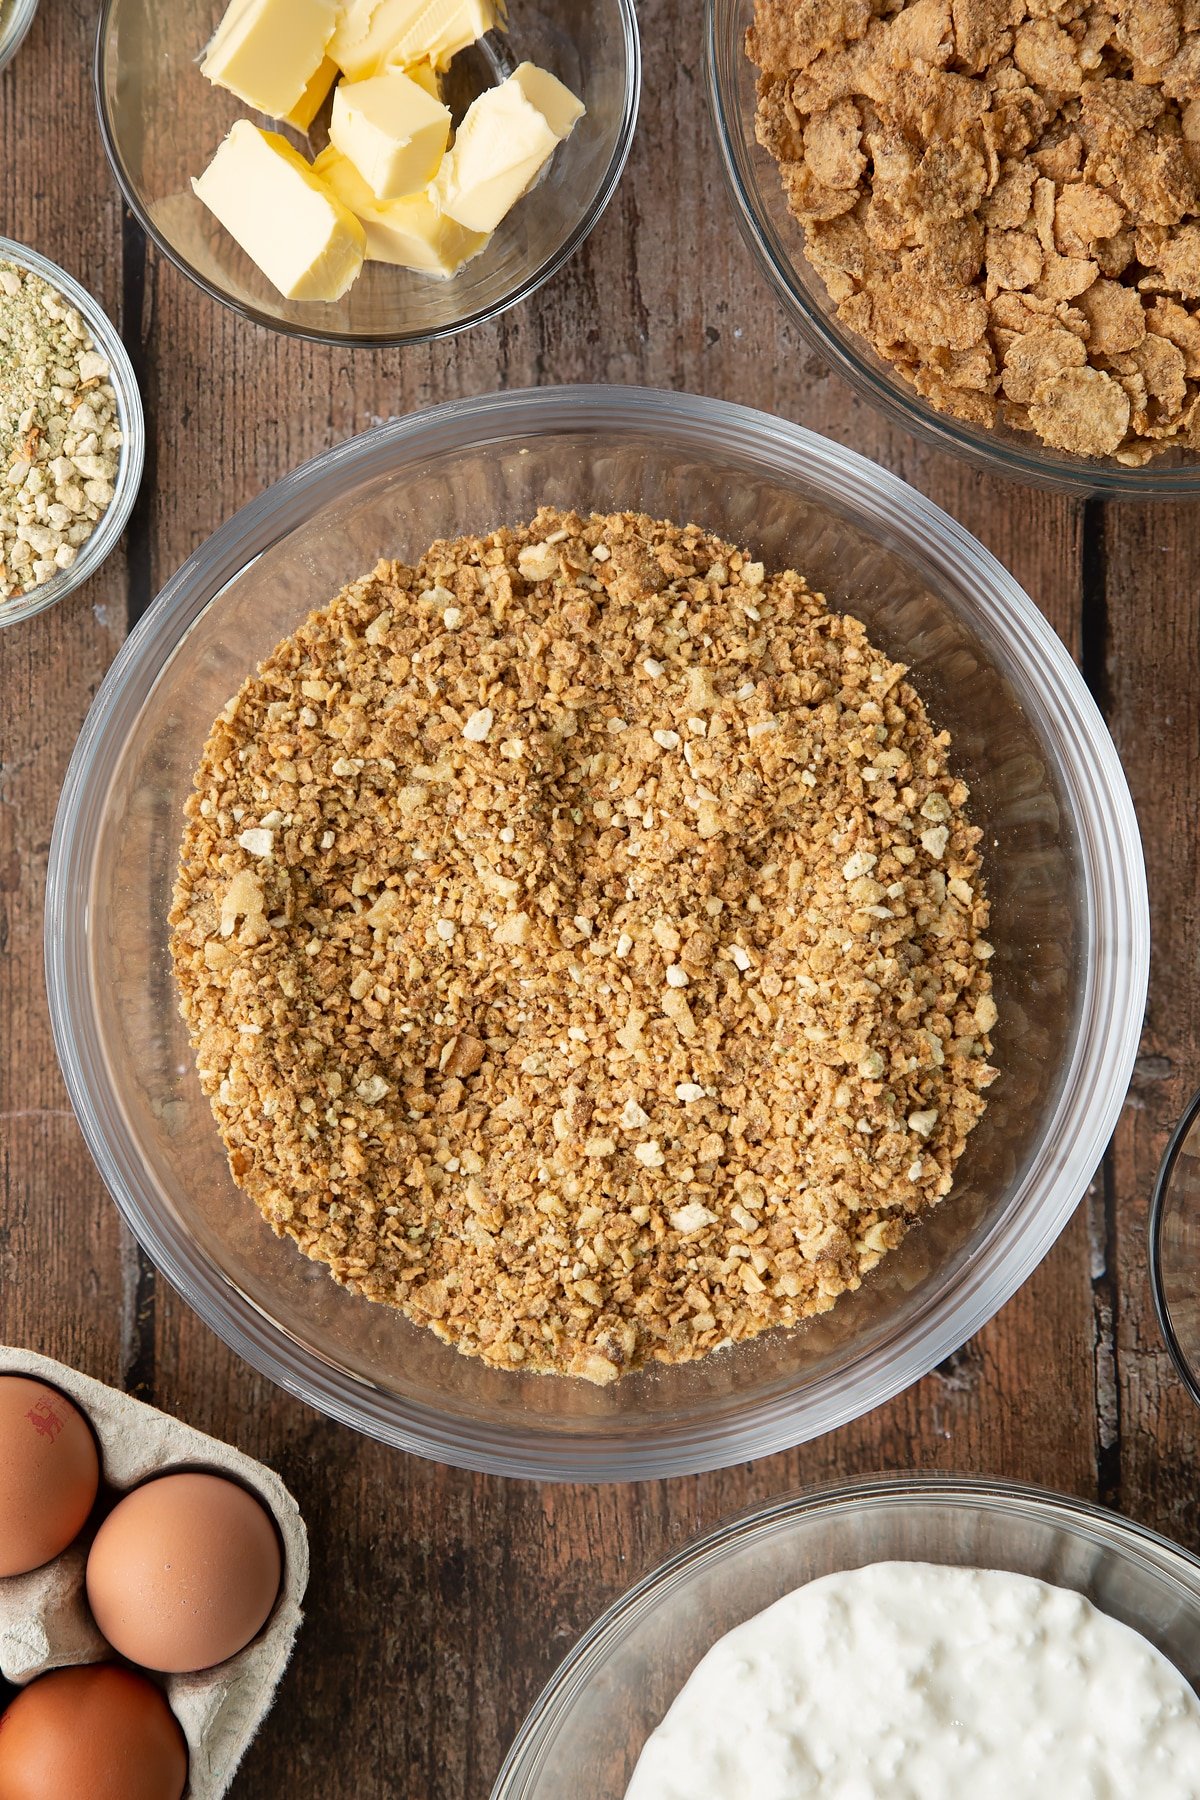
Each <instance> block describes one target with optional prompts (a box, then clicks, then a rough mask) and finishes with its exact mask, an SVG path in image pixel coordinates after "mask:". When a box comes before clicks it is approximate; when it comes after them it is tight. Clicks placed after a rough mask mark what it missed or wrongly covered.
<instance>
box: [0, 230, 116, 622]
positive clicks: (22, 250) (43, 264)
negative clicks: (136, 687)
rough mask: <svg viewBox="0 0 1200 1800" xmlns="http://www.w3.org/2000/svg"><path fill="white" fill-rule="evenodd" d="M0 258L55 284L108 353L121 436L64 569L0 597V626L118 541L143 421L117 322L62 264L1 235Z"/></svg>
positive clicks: (78, 578)
mask: <svg viewBox="0 0 1200 1800" xmlns="http://www.w3.org/2000/svg"><path fill="white" fill-rule="evenodd" d="M0 262H14V263H17V264H18V265H19V266H20V267H21V268H23V269H28V270H29V271H30V272H31V273H32V274H34V275H40V276H41V278H42V280H43V281H44V282H46V283H47V284H48V285H49V286H50V287H52V288H54V289H56V290H57V292H58V293H60V294H61V295H62V296H63V298H64V300H69V301H70V303H71V305H72V306H73V307H75V309H76V310H77V311H78V312H79V313H80V314H81V316H82V318H83V321H84V323H85V324H86V326H87V328H88V330H89V332H90V333H91V336H92V342H93V343H94V344H95V346H96V348H97V350H99V351H101V352H102V353H103V354H104V355H105V356H106V357H107V358H108V367H109V380H110V381H111V382H112V387H113V392H114V393H115V394H116V396H117V412H118V416H119V418H120V422H121V430H122V432H123V434H124V438H125V442H124V443H123V444H122V446H121V456H120V461H119V462H118V464H117V478H116V481H115V482H114V483H113V487H114V490H115V491H114V493H113V497H112V499H111V501H110V502H109V505H108V508H107V510H106V511H105V513H104V514H103V516H102V517H101V519H100V520H99V522H98V523H97V525H96V529H95V530H94V531H93V533H92V535H91V537H90V538H89V539H88V541H87V543H86V544H84V545H83V547H82V549H81V550H80V552H79V555H78V556H77V557H76V558H75V561H74V562H73V563H72V564H71V566H70V568H69V569H64V570H63V571H62V573H61V575H55V576H53V577H52V578H51V579H50V580H49V581H47V582H44V583H43V584H42V586H41V587H38V588H34V590H33V592H32V593H30V594H14V595H13V597H12V598H11V599H9V600H0V626H4V625H16V624H17V623H18V622H19V621H20V620H22V619H32V618H34V617H35V616H36V615H37V614H38V613H40V612H45V611H46V609H47V608H48V607H51V606H55V605H57V603H58V602H59V601H60V600H65V599H66V597H67V595H68V594H72V593H74V591H75V589H76V588H77V587H82V585H83V583H84V582H85V581H87V580H89V579H90V578H91V576H93V575H94V574H95V573H96V570H97V569H98V568H99V567H100V565H101V563H102V562H104V561H105V559H106V558H107V557H108V556H109V555H110V554H111V552H112V551H113V549H114V548H115V547H116V544H117V540H118V539H119V537H120V536H121V533H122V532H123V531H124V529H125V527H126V525H127V524H128V522H129V515H130V513H131V512H132V511H133V503H134V501H135V500H136V499H137V495H138V489H139V487H140V486H141V483H142V469H143V466H144V464H145V460H146V420H145V415H144V413H143V411H142V396H141V394H140V393H139V391H138V384H137V377H136V375H135V374H134V372H133V365H132V363H131V362H130V360H129V357H128V354H127V353H126V350H125V346H124V344H123V343H122V342H121V339H120V336H119V335H118V332H117V328H116V326H115V325H114V324H113V323H112V320H111V319H110V318H109V316H108V314H107V313H106V312H105V311H104V309H103V307H102V306H101V305H100V303H99V301H98V300H95V299H93V297H92V296H91V294H89V293H88V292H87V290H86V288H82V287H80V285H79V283H78V282H77V281H76V280H75V279H74V277H73V276H71V275H68V274H67V272H66V270H65V269H60V268H59V267H58V265H57V263H52V262H49V261H47V259H46V258H45V257H44V256H39V255H38V253H37V251H36V250H30V249H29V247H28V246H27V245H25V244H18V243H15V242H14V241H13V239H12V238H5V237H0Z"/></svg>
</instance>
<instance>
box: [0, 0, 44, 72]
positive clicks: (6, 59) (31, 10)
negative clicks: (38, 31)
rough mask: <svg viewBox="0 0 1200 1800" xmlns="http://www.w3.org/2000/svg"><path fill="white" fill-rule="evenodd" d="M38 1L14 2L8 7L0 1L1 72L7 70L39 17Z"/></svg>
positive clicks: (22, 0)
mask: <svg viewBox="0 0 1200 1800" xmlns="http://www.w3.org/2000/svg"><path fill="white" fill-rule="evenodd" d="M37 9H38V0H12V4H11V5H9V6H6V5H5V4H4V0H0V70H3V69H6V68H7V67H8V65H9V63H10V62H11V61H12V59H13V57H14V56H15V55H16V54H17V51H18V50H19V49H20V48H21V45H22V44H23V43H24V42H25V35H26V33H27V32H28V30H29V27H30V26H31V25H32V24H33V21H34V19H35V18H36V16H37Z"/></svg>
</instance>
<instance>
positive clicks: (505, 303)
mask: <svg viewBox="0 0 1200 1800" xmlns="http://www.w3.org/2000/svg"><path fill="white" fill-rule="evenodd" d="M608 3H609V4H610V5H613V6H615V8H616V10H617V14H618V17H619V20H620V26H621V33H622V37H623V39H624V45H625V57H626V79H625V93H624V96H623V103H622V104H623V110H622V116H621V124H620V128H619V130H618V133H617V140H616V143H615V145H614V148H613V153H612V156H611V157H610V158H609V163H608V167H607V169H606V170H605V172H604V177H603V180H602V181H601V183H600V186H599V188H598V189H597V191H596V196H595V199H594V200H593V201H592V203H591V205H590V206H589V207H588V209H587V211H586V212H584V213H582V214H581V215H580V217H579V219H578V220H577V222H576V224H575V226H574V227H573V229H572V230H571V231H570V232H568V234H567V236H566V237H565V238H564V239H563V242H562V243H561V244H560V245H559V246H558V249H557V250H555V251H554V252H552V254H551V255H550V256H548V257H547V258H546V259H545V260H544V261H543V262H541V263H539V264H538V265H537V267H536V268H533V269H530V270H528V271H527V272H526V274H525V275H524V276H523V277H522V278H521V280H520V281H519V282H518V283H517V285H516V286H515V287H514V288H513V289H512V290H511V292H509V293H507V294H505V295H504V297H503V298H502V299H500V300H497V301H493V302H492V303H491V304H490V305H487V306H481V307H479V308H478V309H477V310H476V311H475V312H473V313H469V314H468V315H467V316H466V317H464V318H462V319H459V320H457V321H456V322H455V323H454V324H452V325H437V326H434V327H432V328H429V329H422V330H420V331H377V332H355V331H337V330H333V329H329V328H326V329H324V330H322V329H321V327H320V326H318V325H317V324H316V323H315V322H314V323H313V324H312V325H308V324H297V323H295V322H294V321H293V320H291V319H278V318H275V317H273V316H272V314H270V313H266V312H263V311H262V309H261V308H260V307H257V306H254V305H250V304H247V303H245V302H243V301H240V300H235V299H234V298H233V297H232V295H230V294H227V293H226V292H225V291H224V289H223V288H220V287H218V286H217V285H216V283H215V282H212V281H210V280H209V279H208V277H207V276H205V275H202V274H201V273H200V271H199V270H198V269H195V268H193V266H192V264H191V263H190V262H189V261H188V259H187V257H186V256H184V255H183V253H182V251H180V250H177V249H176V248H175V246H174V245H173V244H172V243H171V241H170V240H169V238H167V237H166V235H165V234H164V233H163V232H161V231H160V230H159V229H158V227H157V225H155V223H154V221H153V220H152V219H151V218H150V216H149V214H148V213H147V211H146V209H145V207H144V206H143V205H142V202H141V197H140V196H139V194H138V192H137V188H136V187H135V185H134V183H133V181H132V179H131V178H130V176H129V172H128V170H127V169H126V166H125V160H124V157H123V156H122V154H121V150H120V143H119V139H118V136H117V132H116V130H115V127H114V124H113V121H112V119H111V118H110V116H109V109H108V103H107V98H106V94H105V83H104V74H105V66H106V59H105V54H104V45H105V39H106V36H107V33H108V23H109V20H110V18H111V17H112V13H113V9H114V7H115V6H117V5H118V4H119V0H103V4H102V5H101V8H100V16H99V19H98V22H97V25H96V49H95V56H94V58H93V62H92V90H93V94H94V96H95V102H96V116H97V118H98V120H99V124H100V138H101V142H102V143H103V145H104V154H105V156H106V158H107V160H108V165H109V168H110V169H111V170H112V172H113V175H114V176H115V177H116V181H117V186H118V187H119V188H120V190H121V194H122V196H123V197H124V200H125V204H126V205H127V206H128V207H129V210H130V212H131V213H132V214H133V216H134V218H135V219H136V220H137V222H138V225H139V226H140V227H141V229H142V231H143V232H144V233H145V234H146V236H147V237H148V238H149V239H150V242H151V243H152V244H154V245H155V246H156V247H157V249H158V250H159V252H160V253H161V254H162V255H163V256H165V257H166V259H167V261H168V262H169V263H171V264H172V265H173V267H175V268H176V269H178V270H179V272H180V274H181V275H183V276H185V277H186V279H187V280H188V281H190V282H192V283H193V284H194V285H195V286H196V287H198V288H199V289H200V290H201V292H203V293H205V294H207V295H208V297H209V299H210V300H215V301H216V302H217V304H218V305H219V306H223V307H225V308H226V309H227V310H228V311H229V312H231V313H234V314H235V315H236V316H237V317H238V318H241V319H248V320H249V321H250V323H251V324H253V325H260V326H262V327H263V329H264V330H266V331H277V332H279V333H280V334H281V336H283V337H288V338H294V339H296V340H297V341H298V342H302V343H310V344H334V345H337V346H339V347H341V348H346V349H352V350H353V349H361V350H382V349H402V348H404V349H407V348H412V347H414V346H416V345H418V344H433V343H437V342H438V341H440V340H441V339H443V338H452V337H457V336H458V335H459V333H460V332H464V331H472V330H474V328H475V327H476V326H477V325H485V324H488V323H489V322H490V321H491V320H492V319H498V318H499V317H500V316H501V315H502V314H503V313H506V312H508V311H509V310H510V308H512V307H514V306H519V305H521V303H522V302H523V301H525V300H528V299H530V298H531V297H532V296H533V295H534V294H536V293H538V292H539V290H540V289H541V288H543V287H544V286H545V284H546V283H547V282H548V281H550V280H552V279H553V277H554V276H555V275H557V274H558V272H559V270H560V269H561V268H563V267H564V265H565V264H566V263H568V262H570V260H571V258H572V257H573V256H574V255H575V254H576V252H577V251H578V250H579V249H580V248H581V247H582V246H583V244H585V243H586V242H587V239H588V238H589V237H590V236H591V234H592V232H593V231H594V230H595V228H596V226H597V224H598V223H599V221H600V218H601V216H602V215H603V213H604V212H605V210H606V209H607V207H608V205H609V203H610V202H611V200H612V198H613V196H614V194H615V193H616V191H617V188H618V186H619V185H620V181H621V177H622V175H623V174H624V172H625V165H626V163H627V162H628V161H629V155H630V152H631V150H632V149H633V140H634V135H635V133H636V130H637V121H638V113H639V110H640V106H641V95H642V40H641V33H640V30H639V27H638V18H637V11H636V6H635V0H608Z"/></svg>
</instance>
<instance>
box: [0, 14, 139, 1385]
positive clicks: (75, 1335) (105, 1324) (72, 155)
mask: <svg viewBox="0 0 1200 1800" xmlns="http://www.w3.org/2000/svg"><path fill="white" fill-rule="evenodd" d="M93 28H94V21H93V18H92V12H91V8H90V7H75V6H46V7H43V8H42V10H41V13H40V15H39V17H38V19H37V20H36V22H35V24H34V27H33V30H32V32H31V34H30V37H29V39H28V40H27V42H26V45H25V48H24V50H23V52H22V54H21V55H20V56H19V57H18V59H17V61H16V62H15V63H14V64H13V65H12V66H11V67H10V68H9V69H8V70H7V71H6V72H5V73H4V74H3V75H0V144H3V146H4V150H3V155H2V156H0V233H2V234H3V235H4V236H6V237H11V238H15V239H17V240H18V241H19V242H22V243H27V244H31V245H33V246H34V248H36V249H38V250H40V251H42V252H43V254H45V255H47V256H49V257H51V258H52V259H53V260H54V261H55V262H58V263H60V264H61V265H62V266H63V267H65V268H66V269H67V270H69V271H70V273H71V274H73V275H75V276H77V277H79V278H80V279H81V280H82V281H83V282H84V283H85V285H86V286H88V287H89V288H91V290H92V291H93V292H94V293H96V294H98V296H99V298H100V299H101V301H102V302H103V304H104V305H105V306H106V307H107V309H108V311H109V313H110V315H111V316H112V317H113V318H116V317H117V316H118V313H119V308H120V301H121V273H122V259H121V210H120V207H119V205H118V204H117V201H116V199H115V197H114V195H113V193H112V189H111V186H110V184H109V183H108V181H107V180H102V179H100V171H101V165H102V163H103V156H102V153H101V149H100V142H99V134H98V132H97V130H96V126H95V121H94V116H93V111H92V101H91V75H90V50H91V38H92V32H93ZM51 70H54V71H56V73H55V75H54V77H53V79H47V75H48V72H49V71H51ZM124 622H125V561H124V556H123V554H122V553H118V554H117V555H116V556H114V557H113V558H112V560H111V561H110V562H109V564H108V565H107V567H106V568H105V569H104V570H102V571H101V573H100V574H99V575H98V576H96V578H95V579H94V580H93V581H91V582H89V583H88V584H87V586H86V587H85V588H83V589H81V590H80V591H79V592H78V593H77V594H75V595H73V596H72V597H71V599H70V600H69V601H67V602H66V603H65V604H64V605H62V606H60V607H57V608H55V609H54V610H52V611H51V612H49V613H43V614H42V615H41V617H40V618H37V619H34V620H32V621H31V622H30V623H29V624H27V625H20V626H14V627H12V628H11V629H7V630H3V631H0V694H2V695H3V696H4V699H3V703H2V708H0V1340H3V1341H5V1342H9V1343H18V1344H22V1343H24V1344H30V1345H32V1346H33V1347H35V1348H36V1349H39V1350H42V1351H45V1352H46V1353H47V1354H49V1355H51V1356H58V1357H62V1358H65V1359H66V1360H68V1361H71V1362H75V1363H78V1364H80V1366H82V1367H83V1368H86V1369H87V1370H88V1371H89V1372H90V1373H92V1374H95V1375H98V1376H100V1377H101V1378H102V1379H104V1380H109V1381H114V1380H120V1379H121V1377H122V1376H123V1374H124V1372H125V1370H126V1367H127V1363H128V1350H129V1341H130V1336H129V1321H130V1317H131V1312H132V1307H133V1300H134V1292H135V1286H136V1269H137V1264H136V1259H135V1256H134V1250H133V1244H132V1240H131V1239H130V1238H129V1237H128V1235H127V1233H126V1232H125V1231H124V1229H123V1227H122V1226H121V1224H120V1221H119V1219H118V1217H117V1214H116V1210H115V1208H114V1207H113V1206H112V1205H111V1203H110V1202H109V1200H108V1198H107V1196H106V1194H105V1193H104V1190H103V1188H102V1186H101V1184H100V1181H99V1179H98V1177H97V1176H96V1173H95V1170H94V1169H93V1167H92V1162H91V1159H90V1157H89V1156H88V1154H87V1152H86V1150H85V1149H84V1147H83V1143H82V1140H81V1139H80V1136H79V1133H78V1130H77V1128H76V1126H75V1123H74V1119H73V1117H72V1115H71V1112H70V1108H69V1106H68V1103H67V1097H66V1093H65V1091H64V1088H63V1085H62V1082H61V1080H60V1078H59V1074H58V1065H57V1063H56V1061H55V1058H54V1052H53V1049H52V1047H51V1043H50V1025H49V1018H48V1016H47V1012H46V1001H45V988H44V981H43V975H42V902H43V899H44V895H45V878H46V859H47V853H48V851H49V847H50V829H51V825H52V822H53V818H54V807H55V803H56V801H57V799H58V791H59V788H60V786H61V784H62V778H63V775H64V773H65V771H66V766H67V762H68V759H69V757H70V754H71V750H72V748H73V746H74V742H75V738H76V736H77V734H78V731H79V727H80V725H81V724H82V722H83V716H84V714H85V712H86V711H87V708H88V703H89V701H90V700H91V697H92V695H93V694H94V693H95V691H96V688H97V687H98V686H99V683H100V680H101V678H102V676H103V674H104V671H105V669H106V668H107V666H108V664H109V662H110V661H111V660H112V657H113V655H114V654H115V652H116V650H117V647H118V645H119V643H120V640H121V637H122V635H123V632H124Z"/></svg>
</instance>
